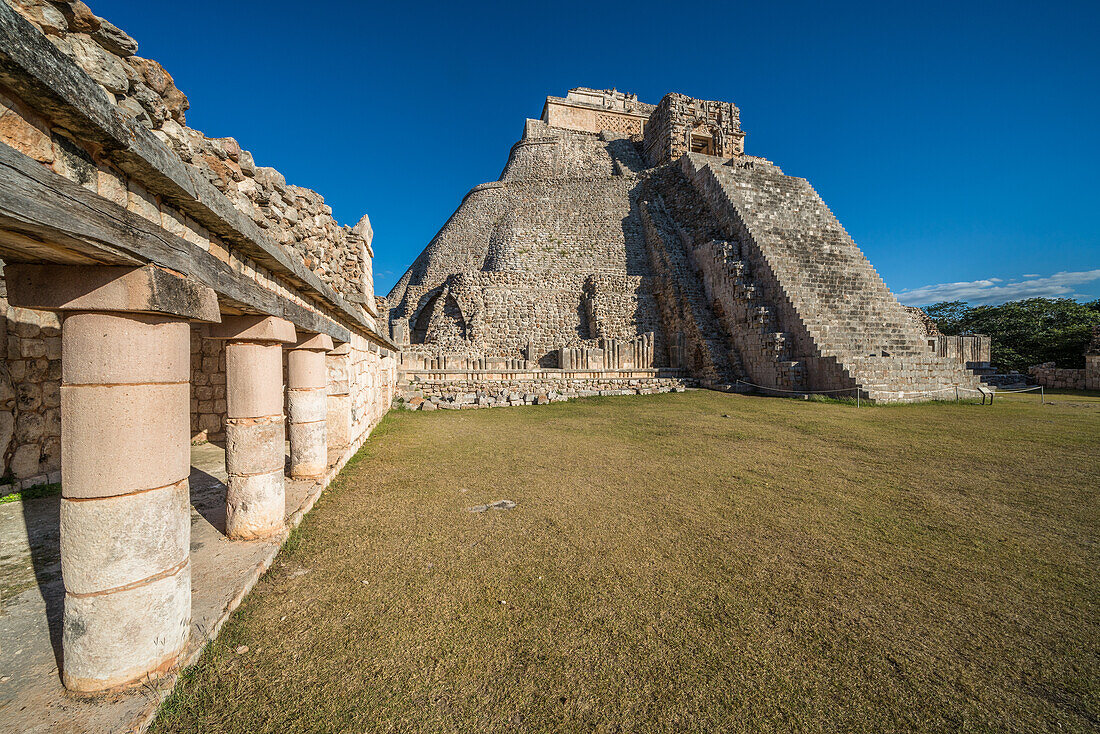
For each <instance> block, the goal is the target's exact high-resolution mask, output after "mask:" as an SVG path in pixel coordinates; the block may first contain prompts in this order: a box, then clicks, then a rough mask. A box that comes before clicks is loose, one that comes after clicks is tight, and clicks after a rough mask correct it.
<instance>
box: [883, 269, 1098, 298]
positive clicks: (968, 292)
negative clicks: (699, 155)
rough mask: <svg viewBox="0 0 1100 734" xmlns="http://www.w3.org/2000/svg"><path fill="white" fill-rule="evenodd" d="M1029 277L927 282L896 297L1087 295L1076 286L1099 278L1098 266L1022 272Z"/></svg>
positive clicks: (1072, 296)
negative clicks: (1046, 272)
mask: <svg viewBox="0 0 1100 734" xmlns="http://www.w3.org/2000/svg"><path fill="white" fill-rule="evenodd" d="M1024 277H1025V278H1028V280H1025V281H1015V282H1012V281H1009V282H1006V281H1004V280H1002V279H1001V278H986V279H985V280H972V281H969V282H963V283H939V284H937V285H926V286H921V287H920V288H914V289H912V290H908V291H901V292H900V293H898V294H897V295H898V300H900V301H901V302H902V303H905V304H907V305H910V306H926V305H928V304H930V303H939V302H940V301H966V302H967V303H969V304H971V305H973V306H980V305H986V304H998V303H1004V302H1005V301H1015V300H1018V299H1020V298H1087V297H1088V296H1084V295H1083V294H1080V293H1077V292H1076V291H1075V288H1076V287H1077V286H1079V285H1083V284H1085V283H1091V282H1092V281H1094V280H1100V270H1082V271H1080V272H1076V273H1055V274H1054V275H1048V276H1046V277H1039V276H1038V275H1025V276H1024Z"/></svg>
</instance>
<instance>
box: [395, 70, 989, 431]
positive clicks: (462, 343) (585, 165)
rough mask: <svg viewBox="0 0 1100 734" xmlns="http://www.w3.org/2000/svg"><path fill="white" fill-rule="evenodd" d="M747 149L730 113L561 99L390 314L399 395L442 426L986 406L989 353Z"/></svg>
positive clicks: (672, 103)
mask: <svg viewBox="0 0 1100 734" xmlns="http://www.w3.org/2000/svg"><path fill="white" fill-rule="evenodd" d="M744 141H745V134H744V132H743V131H742V130H741V122H740V111H739V110H738V108H737V107H736V106H735V105H733V104H731V103H729V102H714V101H708V100H700V99H693V98H691V97H687V96H685V95H682V94H668V95H666V96H665V97H664V98H663V99H662V100H661V102H660V103H659V104H657V105H650V104H645V103H642V102H639V101H638V99H637V97H636V96H634V95H628V94H624V93H622V92H618V91H615V90H602V91H601V90H594V89H587V88H577V89H572V90H570V91H569V93H568V94H567V95H566V96H565V97H564V98H562V97H547V99H546V106H545V107H544V109H543V114H542V117H541V119H538V120H527V122H526V125H525V127H524V131H523V137H522V139H521V140H520V141H519V142H518V143H516V144H515V145H514V146H513V147H512V150H511V153H510V155H509V157H508V162H507V164H506V165H505V167H504V171H503V173H502V174H501V176H500V179H499V180H498V181H494V182H491V183H485V184H481V185H480V186H476V187H474V189H473V190H471V191H470V192H469V193H468V194H467V195H466V197H465V199H463V201H462V204H461V205H460V206H459V208H458V210H457V211H456V212H455V213H454V214H453V215H452V216H451V218H450V219H449V220H448V221H447V223H446V224H444V226H443V228H442V229H441V230H440V231H439V233H438V234H437V235H436V236H435V238H434V239H433V240H432V241H431V242H430V243H429V244H428V246H427V247H426V248H425V249H424V251H423V252H422V253H421V254H420V256H419V257H417V259H416V261H415V262H414V263H413V264H412V266H411V267H410V268H409V269H408V271H407V272H406V273H405V274H404V276H403V277H402V278H401V279H400V281H399V282H398V283H397V285H396V286H394V288H393V290H392V291H391V292H390V293H389V295H388V296H387V297H386V298H385V301H384V308H385V315H386V318H387V320H388V322H389V328H390V331H391V334H392V337H393V339H394V341H395V342H396V343H398V344H399V345H400V346H401V347H402V352H401V354H400V356H399V359H400V367H401V378H402V379H401V382H400V384H399V389H400V390H401V391H402V392H403V394H405V395H408V396H410V398H411V399H410V402H411V400H413V399H420V402H417V403H416V404H417V405H421V406H422V409H427V408H428V405H425V404H424V402H425V399H426V402H427V403H429V404H431V405H432V407H435V406H440V407H454V405H455V404H456V402H457V403H460V404H461V405H462V406H463V407H467V406H469V407H472V406H474V405H482V404H485V405H502V404H515V399H514V395H515V394H516V393H517V389H518V388H519V387H522V388H523V392H524V394H534V395H535V397H536V398H537V397H538V396H540V395H542V396H547V395H550V394H554V395H564V396H566V397H568V396H571V395H576V394H582V393H589V392H591V391H592V390H593V389H597V390H599V389H605V390H606V389H613V390H615V389H619V388H626V389H627V390H629V391H632V392H634V391H641V390H643V389H647V388H652V387H657V388H659V389H667V387H668V385H669V384H670V381H671V383H672V384H678V385H682V384H703V385H707V386H715V387H735V388H736V387H747V386H749V385H758V386H763V387H765V388H769V389H774V390H784V391H791V392H800V391H829V390H831V391H837V392H839V393H841V394H846V395H848V396H853V395H855V394H856V393H857V392H858V393H859V394H861V395H862V397H864V398H867V399H872V400H880V401H912V400H927V399H932V398H936V397H944V391H945V390H948V391H953V389H954V388H955V387H962V388H971V389H972V388H975V387H976V385H977V382H978V380H977V377H976V376H975V375H974V374H973V373H972V372H971V371H970V370H969V369H968V367H979V366H981V364H982V356H981V355H982V354H984V355H985V356H984V361H985V362H988V340H987V339H985V338H984V337H972V338H970V339H972V340H973V341H974V342H975V343H974V344H972V345H964V346H961V347H960V346H958V345H956V344H955V343H952V344H950V345H945V344H941V343H940V342H941V341H942V339H943V338H942V337H939V336H938V335H936V334H935V333H931V330H929V328H928V327H927V324H926V323H925V322H922V320H921V319H920V318H919V317H917V316H914V314H913V313H911V311H910V310H908V309H906V308H904V307H903V306H902V305H901V304H899V303H898V301H897V299H895V298H894V296H893V295H892V294H891V293H890V291H889V290H888V289H887V287H886V285H885V284H884V283H883V281H882V279H881V278H880V277H879V276H878V274H877V273H876V272H875V270H874V268H872V267H871V264H870V263H869V262H868V261H867V259H866V258H865V257H864V256H863V253H862V252H860V250H859V248H858V247H857V246H856V244H855V243H854V242H853V241H852V239H851V237H849V236H848V234H847V232H845V231H844V228H843V227H841V225H840V223H839V222H838V221H837V220H836V217H834V216H833V214H832V212H831V211H829V208H828V207H827V206H825V204H824V202H822V200H821V198H820V197H819V196H818V195H817V193H816V192H815V191H814V190H813V188H812V187H811V186H810V184H809V183H808V182H807V181H806V180H805V179H801V178H795V177H793V176H788V175H785V174H784V173H783V172H782V171H781V170H780V169H779V167H778V166H776V165H774V164H773V163H771V162H769V161H767V160H765V159H763V158H759V157H756V156H750V155H746V154H745V152H744ZM964 339H965V338H964ZM983 340H984V341H983ZM956 341H957V339H956ZM975 355H976V358H975ZM604 385H608V387H603V386H604ZM522 402H530V401H529V400H524V401H522Z"/></svg>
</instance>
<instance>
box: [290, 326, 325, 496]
mask: <svg viewBox="0 0 1100 734" xmlns="http://www.w3.org/2000/svg"><path fill="white" fill-rule="evenodd" d="M330 349H332V337H330V336H328V335H327V334H310V335H308V336H304V337H302V338H301V339H299V340H298V343H297V344H295V345H294V346H293V347H292V348H291V349H290V351H289V352H288V353H287V386H286V387H287V405H288V407H289V413H290V415H289V425H288V428H287V430H288V433H289V434H290V435H289V438H290V476H292V477H294V478H302V479H304V478H309V477H319V476H322V475H324V473H325V470H326V469H327V468H328V441H327V440H326V434H327V430H326V423H327V414H328V367H327V365H326V364H325V354H326V352H328V351H329V350H330Z"/></svg>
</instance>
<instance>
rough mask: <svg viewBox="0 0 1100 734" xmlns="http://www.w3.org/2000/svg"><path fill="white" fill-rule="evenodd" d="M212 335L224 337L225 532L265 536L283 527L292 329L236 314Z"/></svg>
mask: <svg viewBox="0 0 1100 734" xmlns="http://www.w3.org/2000/svg"><path fill="white" fill-rule="evenodd" d="M210 332H211V335H212V336H214V337H215V338H222V339H226V345H225V379H226V388H225V389H226V419H225V470H226V474H227V475H228V480H227V482H226V487H227V491H226V498H225V499H226V512H225V532H226V535H227V536H229V537H230V538H232V539H233V540H255V539H258V538H266V537H269V536H271V535H275V534H277V533H280V532H282V530H283V528H284V526H285V525H284V520H285V515H286V495H285V492H284V486H283V473H284V470H285V459H284V447H285V435H286V433H285V429H284V416H283V347H282V345H283V344H284V343H292V342H294V341H296V336H295V334H294V326H293V324H291V323H290V322H289V321H285V320H283V319H278V318H274V317H259V316H238V317H232V318H226V319H224V320H223V321H222V323H221V324H217V325H215V326H213V327H211V330H210Z"/></svg>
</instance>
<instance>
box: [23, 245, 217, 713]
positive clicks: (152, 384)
mask: <svg viewBox="0 0 1100 734" xmlns="http://www.w3.org/2000/svg"><path fill="white" fill-rule="evenodd" d="M5 277H6V279H7V283H8V299H9V301H10V302H11V304H12V305H15V306H23V307H26V308H37V309H45V310H54V311H59V312H61V313H62V326H61V339H62V365H61V473H62V491H61V511H60V515H61V517H60V535H61V543H60V545H61V573H62V577H63V579H64V584H65V613H64V624H63V630H62V638H61V644H62V652H63V664H62V671H61V677H62V681H63V682H64V684H65V686H66V687H67V688H69V689H70V690H74V691H79V692H84V693H92V692H100V691H106V690H110V689H113V688H117V687H121V686H125V685H127V684H130V683H134V682H137V681H140V680H143V679H146V678H151V677H155V676H157V675H160V674H162V673H164V672H166V671H168V670H169V669H171V668H172V666H174V665H175V664H176V661H177V659H178V657H179V654H180V652H181V650H182V649H183V646H184V644H185V643H186V642H187V638H188V635H189V633H190V628H191V560H190V551H191V549H190V541H191V515H190V498H189V494H188V483H187V478H188V475H189V474H190V471H191V458H190V431H189V429H190V394H189V393H190V389H189V382H190V325H189V324H188V322H187V320H188V319H197V320H205V321H216V320H217V319H218V318H219V315H218V302H217V296H216V295H215V293H214V291H212V290H211V289H209V288H206V287H205V286H200V285H198V284H195V283H191V282H189V281H187V280H185V279H183V278H181V277H179V276H175V275H173V274H170V273H168V272H166V271H163V270H159V269H157V268H151V267H144V268H121V267H106V266H64V265H61V266H58V265H22V264H11V265H8V266H7V267H6V268H5Z"/></svg>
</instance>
